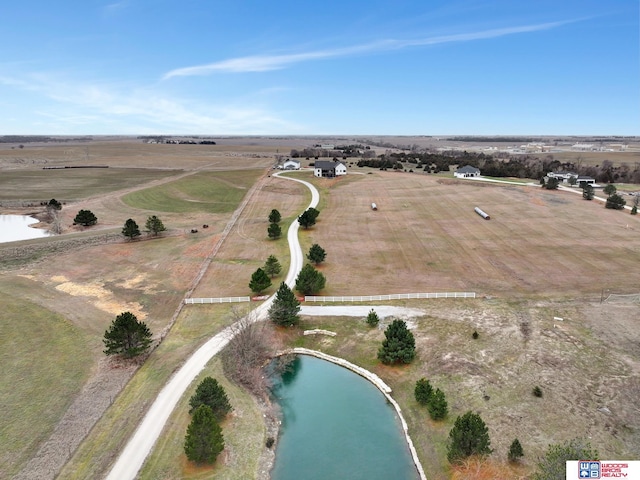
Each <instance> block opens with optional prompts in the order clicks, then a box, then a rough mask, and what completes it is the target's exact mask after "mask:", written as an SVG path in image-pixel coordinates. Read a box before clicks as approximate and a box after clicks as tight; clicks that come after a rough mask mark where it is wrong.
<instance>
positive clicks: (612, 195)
mask: <svg viewBox="0 0 640 480" xmlns="http://www.w3.org/2000/svg"><path fill="white" fill-rule="evenodd" d="M617 191H618V189H617V188H616V187H615V185H612V184H609V185H607V186H606V187H604V189H603V192H604V193H605V194H606V195H607V201H606V203H605V204H604V206H605V208H611V209H613V210H622V209H623V208H624V206H625V205H626V204H627V202H626V201H625V199H624V198H622V196H621V195H619V194H618V193H617Z"/></svg>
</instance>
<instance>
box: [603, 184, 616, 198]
mask: <svg viewBox="0 0 640 480" xmlns="http://www.w3.org/2000/svg"><path fill="white" fill-rule="evenodd" d="M602 191H603V192H604V193H605V194H606V195H608V196H611V195H613V194H614V193H616V192H617V191H618V189H617V188H616V186H615V185H614V184H613V183H609V184H607V186H605V187H604V188H603V189H602Z"/></svg>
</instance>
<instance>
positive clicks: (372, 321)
mask: <svg viewBox="0 0 640 480" xmlns="http://www.w3.org/2000/svg"><path fill="white" fill-rule="evenodd" d="M379 322H380V317H378V314H377V313H376V311H375V310H374V309H373V308H372V309H371V311H370V312H369V314H368V315H367V325H369V326H370V327H377V326H378V323H379Z"/></svg>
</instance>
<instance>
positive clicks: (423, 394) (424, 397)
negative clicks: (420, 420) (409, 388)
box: [413, 378, 433, 405]
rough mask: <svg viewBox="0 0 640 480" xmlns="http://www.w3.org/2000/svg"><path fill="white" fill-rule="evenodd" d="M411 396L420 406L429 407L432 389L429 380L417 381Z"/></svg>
mask: <svg viewBox="0 0 640 480" xmlns="http://www.w3.org/2000/svg"><path fill="white" fill-rule="evenodd" d="M413 394H414V396H415V397H416V401H417V402H418V403H419V404H420V405H429V402H430V401H431V396H432V395H433V387H432V386H431V383H430V382H429V380H427V379H426V378H421V379H420V380H418V381H417V382H416V387H415V388H414V390H413Z"/></svg>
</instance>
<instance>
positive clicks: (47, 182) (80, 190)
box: [0, 168, 180, 202]
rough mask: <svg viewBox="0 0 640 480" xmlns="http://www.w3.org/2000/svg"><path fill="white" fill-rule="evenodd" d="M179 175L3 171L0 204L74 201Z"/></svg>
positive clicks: (124, 170) (91, 170)
mask: <svg viewBox="0 0 640 480" xmlns="http://www.w3.org/2000/svg"><path fill="white" fill-rule="evenodd" d="M177 173H180V170H154V169H147V168H73V169H63V170H5V171H3V172H2V175H0V200H10V201H16V200H31V201H37V202H40V201H49V200H51V199H52V198H55V199H56V200H58V201H60V202H63V201H75V200H80V199H83V198H86V197H89V196H94V195H99V194H104V193H109V192H113V191H117V190H122V189H125V188H130V187H134V186H136V185H140V184H144V183H147V182H150V181H153V180H158V179H162V178H166V177H170V176H172V175H176V174H177Z"/></svg>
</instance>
